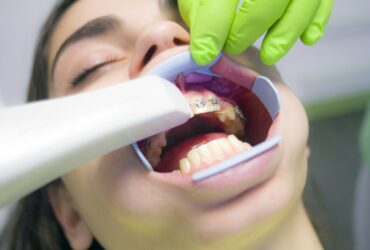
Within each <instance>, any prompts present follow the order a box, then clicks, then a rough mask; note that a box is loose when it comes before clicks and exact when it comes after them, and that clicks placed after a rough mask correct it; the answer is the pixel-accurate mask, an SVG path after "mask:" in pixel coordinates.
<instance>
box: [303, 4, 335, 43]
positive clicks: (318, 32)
mask: <svg viewBox="0 0 370 250" xmlns="http://www.w3.org/2000/svg"><path fill="white" fill-rule="evenodd" d="M332 9H333V0H321V2H320V6H319V8H318V9H317V12H316V15H315V17H314V18H313V20H312V22H311V24H310V25H309V26H308V28H307V29H306V30H305V31H304V32H303V34H302V36H301V41H302V42H303V43H304V44H306V45H313V44H315V43H316V42H317V41H318V40H319V39H320V38H321V37H322V35H323V34H324V29H325V26H326V23H327V22H328V20H329V17H330V15H331V12H332Z"/></svg>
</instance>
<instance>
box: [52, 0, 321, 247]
mask: <svg viewBox="0 0 370 250" xmlns="http://www.w3.org/2000/svg"><path fill="white" fill-rule="evenodd" d="M163 2H164V1H159V2H158V1H153V0H136V1H129V0H107V1H99V0H80V1H78V2H77V3H75V4H74V5H73V6H72V7H71V8H70V9H69V10H68V11H67V12H66V13H65V15H64V16H63V17H62V18H61V20H60V22H59V24H58V25H57V28H56V30H55V31H54V34H53V36H52V39H51V44H50V52H49V68H50V69H51V66H52V64H53V62H54V60H55V58H56V54H57V51H58V50H59V48H60V47H61V45H62V44H63V42H64V41H65V40H66V39H67V38H68V37H69V36H70V35H71V34H72V33H73V32H74V31H76V30H77V29H79V28H80V27H81V26H82V25H84V24H86V23H87V22H89V21H91V20H92V19H95V18H97V17H101V16H106V15H115V16H117V17H118V18H119V19H120V20H121V21H122V22H124V23H125V24H124V25H123V26H122V27H120V28H119V29H118V30H117V31H116V32H114V33H112V34H108V35H103V36H99V37H98V38H92V39H85V40H82V41H79V42H77V43H75V44H73V45H71V46H70V47H68V48H66V49H65V50H63V52H62V53H61V54H60V56H59V58H58V60H57V62H56V64H55V69H54V71H53V72H51V70H50V72H49V73H50V81H49V82H50V89H51V90H50V93H49V94H50V96H51V97H59V96H65V95H70V94H74V93H80V92H85V91H91V90H94V89H99V88H104V87H107V86H109V85H111V84H114V83H116V82H122V81H126V80H129V79H132V78H135V77H137V76H139V75H141V74H143V73H145V71H147V70H148V68H150V67H151V66H153V65H155V62H156V58H158V57H160V56H158V54H159V53H160V52H165V53H166V51H172V52H171V53H178V52H179V51H183V50H184V49H185V50H186V49H187V48H186V47H184V46H179V45H178V44H175V43H173V38H174V37H176V38H177V39H178V40H180V41H181V43H183V44H187V43H188V42H189V34H188V32H187V31H186V30H185V29H184V27H183V26H181V25H180V24H181V21H180V20H179V17H178V14H177V13H176V12H175V10H174V9H171V8H169V7H168V6H167V7H166V5H163ZM178 23H180V24H178ZM152 45H157V51H156V52H155V53H154V57H153V58H152V59H151V60H150V61H149V64H148V65H142V64H141V63H140V62H142V60H143V57H144V56H145V54H146V52H147V51H148V50H149V49H150V48H151V47H152ZM162 55H163V54H162ZM101 59H102V60H103V61H104V60H113V61H112V62H110V63H108V64H107V65H105V66H103V67H101V68H100V69H99V70H98V71H97V72H95V73H94V74H93V75H91V76H90V77H88V78H87V79H85V81H84V82H83V83H81V84H80V85H79V86H77V87H73V86H71V79H73V78H74V77H75V75H76V74H77V73H78V72H79V71H81V70H82V69H83V68H84V67H85V66H86V65H88V66H91V64H94V63H96V62H102V61H96V60H101ZM235 60H237V61H239V62H241V63H243V64H245V65H248V66H249V67H251V68H255V69H258V70H259V71H260V72H263V74H265V75H269V76H270V77H272V78H274V77H273V75H272V74H271V72H270V70H269V69H268V68H267V67H265V66H262V64H261V62H260V61H258V53H256V51H253V50H252V51H249V52H247V53H246V54H243V55H240V56H238V57H235ZM275 83H276V87H277V89H278V91H279V92H280V94H281V104H282V105H281V112H280V115H279V116H278V118H277V119H278V122H277V126H276V129H277V132H278V134H280V135H281V136H282V137H283V138H284V139H283V141H282V142H281V144H280V152H281V154H280V159H279V160H278V161H276V164H278V166H277V170H276V172H275V173H274V175H272V176H271V177H270V178H269V179H268V180H267V181H265V182H263V183H262V184H260V185H258V186H257V187H256V188H254V189H253V190H251V191H249V192H248V194H247V195H242V196H241V197H239V198H237V199H234V200H232V201H229V202H225V203H223V204H221V205H219V206H216V207H205V206H203V205H201V204H199V203H197V202H195V201H194V200H193V198H192V196H187V195H184V194H185V192H192V191H191V190H190V191H189V190H187V191H185V190H181V189H179V188H174V187H173V186H171V185H167V184H164V183H159V182H158V181H156V179H155V178H153V176H152V175H151V173H148V172H147V170H145V169H144V167H143V166H142V164H141V162H140V161H139V160H138V159H137V157H136V156H135V154H134V152H133V150H132V149H131V147H125V148H122V149H119V150H117V151H115V152H112V153H110V154H107V155H104V156H102V157H100V158H97V159H94V160H91V161H89V162H86V163H85V164H83V165H82V166H81V167H79V168H77V169H76V170H74V171H72V172H70V173H68V174H66V175H65V176H63V177H62V183H63V184H62V185H61V186H59V187H54V188H51V189H50V190H49V197H50V200H51V203H52V206H53V209H54V212H55V215H56V217H57V219H58V221H59V222H60V224H61V226H62V228H63V230H64V233H65V235H66V237H67V239H68V240H69V242H70V244H71V246H72V248H73V249H87V248H88V247H89V246H90V244H91V242H92V239H93V237H94V238H96V239H97V240H98V241H99V242H100V243H101V245H102V246H103V247H104V248H105V249H122V246H129V249H274V250H276V249H310V250H312V249H322V247H321V245H320V243H319V241H318V238H317V235H316V233H315V232H314V230H313V228H312V225H311V224H310V222H309V219H308V216H307V214H306V212H305V210H304V207H303V204H302V198H301V197H302V191H303V188H304V185H305V181H306V172H307V158H308V154H309V153H308V149H307V146H306V144H307V137H308V124H307V118H306V114H305V112H304V110H303V108H302V105H301V104H300V102H299V100H298V99H297V98H296V97H295V96H294V95H293V94H292V93H291V91H290V90H289V89H288V88H287V87H286V86H285V85H283V84H282V83H279V82H275ZM133 112H134V110H133ZM220 225H222V226H220Z"/></svg>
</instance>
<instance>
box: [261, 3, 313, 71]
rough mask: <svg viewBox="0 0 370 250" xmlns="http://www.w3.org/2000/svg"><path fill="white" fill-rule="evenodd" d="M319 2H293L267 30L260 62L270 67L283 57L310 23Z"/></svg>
mask: <svg viewBox="0 0 370 250" xmlns="http://www.w3.org/2000/svg"><path fill="white" fill-rule="evenodd" d="M319 4H320V0H293V1H292V2H291V3H290V4H289V6H288V8H287V10H286V12H285V14H284V16H283V17H282V18H281V19H280V20H279V21H277V22H276V23H275V24H274V25H273V27H272V28H271V29H269V30H268V32H267V34H266V36H265V38H264V40H263V42H262V47H261V59H262V62H263V63H265V64H267V65H271V64H274V63H275V62H277V61H278V60H279V59H280V58H281V57H283V56H284V55H285V54H286V53H287V52H288V51H289V50H290V49H291V48H292V46H293V45H294V43H295V42H296V41H297V40H298V38H299V37H300V36H301V35H302V33H303V32H304V30H305V29H306V28H307V27H308V25H309V24H310V23H311V21H312V19H313V17H314V15H315V13H316V11H317V9H318V7H319Z"/></svg>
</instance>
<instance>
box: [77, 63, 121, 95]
mask: <svg viewBox="0 0 370 250" xmlns="http://www.w3.org/2000/svg"><path fill="white" fill-rule="evenodd" d="M112 62H115V60H114V59H112V60H106V61H103V62H101V63H97V64H95V65H93V66H91V67H89V68H87V69H83V70H82V71H81V72H80V73H78V74H77V76H76V77H74V78H73V80H72V81H71V86H72V87H73V88H75V87H77V86H78V85H80V84H81V83H82V82H83V81H84V80H85V79H87V78H88V77H89V76H90V75H91V74H93V73H94V72H95V71H96V70H98V69H99V68H101V67H103V66H105V65H107V64H109V63H112Z"/></svg>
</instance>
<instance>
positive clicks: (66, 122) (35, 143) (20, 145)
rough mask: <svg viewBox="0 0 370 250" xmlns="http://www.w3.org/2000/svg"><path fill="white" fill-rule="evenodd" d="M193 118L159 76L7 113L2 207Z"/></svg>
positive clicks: (2, 132)
mask: <svg viewBox="0 0 370 250" xmlns="http://www.w3.org/2000/svg"><path fill="white" fill-rule="evenodd" d="M191 116H192V112H191V108H190V106H189V104H188V103H187V101H186V99H185V97H184V96H183V95H182V93H181V91H180V90H179V89H177V87H176V86H174V85H173V84H172V83H171V82H168V81H166V80H164V79H162V78H160V77H158V76H146V77H142V78H138V79H136V80H132V81H128V82H124V83H121V84H116V85H113V86H111V87H107V88H104V89H101V90H96V91H91V92H89V93H83V94H77V95H73V96H68V97H63V98H57V99H52V100H47V101H41V102H35V103H31V104H26V105H22V106H18V107H11V108H4V109H1V110H0V138H1V139H0V152H1V153H0V170H1V173H0V207H1V206H2V205H4V204H6V203H7V202H10V201H14V200H16V199H18V198H21V197H22V196H24V195H26V194H27V193H30V192H31V191H33V190H35V189H37V188H39V187H41V186H43V185H45V184H46V183H48V182H50V181H52V180H54V179H56V178H58V177H60V176H62V175H63V174H65V173H67V172H68V171H70V170H72V169H73V168H75V167H77V166H79V165H80V164H82V163H84V162H87V161H88V160H91V159H94V158H96V157H98V156H101V155H104V154H106V153H108V152H111V151H113V150H116V149H118V148H121V147H124V146H127V145H130V144H132V143H134V142H136V141H139V140H142V139H144V138H147V137H149V136H152V135H155V134H158V133H160V132H162V131H165V130H168V129H171V128H173V127H176V126H179V125H181V124H183V123H185V122H186V121H187V120H188V119H189V118H190V117H191Z"/></svg>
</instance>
